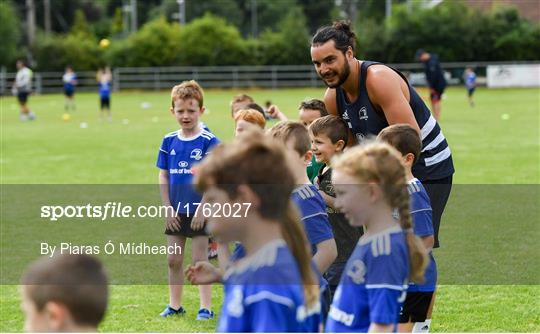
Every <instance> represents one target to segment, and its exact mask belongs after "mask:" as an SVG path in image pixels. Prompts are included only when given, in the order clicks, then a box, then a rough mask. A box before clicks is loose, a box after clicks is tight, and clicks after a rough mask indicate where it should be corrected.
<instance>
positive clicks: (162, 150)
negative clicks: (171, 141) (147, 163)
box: [159, 148, 169, 154]
mask: <svg viewBox="0 0 540 334" xmlns="http://www.w3.org/2000/svg"><path fill="white" fill-rule="evenodd" d="M159 150H160V151H161V152H163V153H165V154H169V152H167V151H165V150H164V149H162V148H160V149H159Z"/></svg>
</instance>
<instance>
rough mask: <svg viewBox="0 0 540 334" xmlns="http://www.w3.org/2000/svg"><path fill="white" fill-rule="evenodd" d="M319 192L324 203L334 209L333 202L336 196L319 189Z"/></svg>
mask: <svg viewBox="0 0 540 334" xmlns="http://www.w3.org/2000/svg"><path fill="white" fill-rule="evenodd" d="M319 193H320V194H321V196H322V198H323V199H324V203H326V206H329V207H331V208H332V209H334V208H335V207H334V202H335V200H336V198H335V197H332V196H330V195H328V194H327V193H325V192H324V191H322V190H319Z"/></svg>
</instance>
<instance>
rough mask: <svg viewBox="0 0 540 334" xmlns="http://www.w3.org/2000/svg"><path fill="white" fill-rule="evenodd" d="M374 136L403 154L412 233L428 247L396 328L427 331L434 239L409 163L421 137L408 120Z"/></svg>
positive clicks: (424, 198) (429, 214)
mask: <svg viewBox="0 0 540 334" xmlns="http://www.w3.org/2000/svg"><path fill="white" fill-rule="evenodd" d="M377 139H379V140H381V141H384V142H386V143H388V144H390V145H391V146H393V147H394V148H396V149H397V150H398V151H399V152H400V153H401V155H402V159H403V163H404V165H405V168H406V177H407V184H408V185H407V189H408V191H409V195H410V201H411V205H410V207H411V216H412V221H413V225H414V234H416V235H417V236H419V237H420V238H421V239H422V241H423V243H424V246H425V247H426V249H427V250H428V251H429V265H428V267H427V268H426V272H425V280H424V283H423V284H416V283H414V282H410V283H409V288H408V290H407V298H406V299H405V302H404V303H403V308H402V310H401V315H400V319H399V326H398V330H399V332H411V331H412V332H414V333H428V332H429V327H430V325H431V313H432V311H433V304H434V300H435V288H436V285H437V265H436V263H435V259H434V258H433V253H432V251H431V250H432V249H433V244H434V242H435V238H434V237H433V221H432V212H431V204H430V202H429V197H428V194H427V192H426V190H425V189H424V186H422V183H421V182H420V181H418V179H417V178H415V177H414V176H413V174H412V166H413V165H414V164H415V163H416V161H417V160H418V157H419V156H420V151H421V150H422V141H421V140H420V136H419V135H418V132H416V130H414V129H413V128H412V127H411V126H410V125H408V124H394V125H391V126H389V127H387V128H385V129H384V130H383V131H381V132H380V133H379V135H378V136H377Z"/></svg>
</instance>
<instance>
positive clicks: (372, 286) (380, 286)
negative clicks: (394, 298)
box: [366, 284, 409, 291]
mask: <svg viewBox="0 0 540 334" xmlns="http://www.w3.org/2000/svg"><path fill="white" fill-rule="evenodd" d="M408 287H409V285H408V284H405V285H394V284H366V289H392V290H398V291H403V290H407V288H408Z"/></svg>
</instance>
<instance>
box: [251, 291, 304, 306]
mask: <svg viewBox="0 0 540 334" xmlns="http://www.w3.org/2000/svg"><path fill="white" fill-rule="evenodd" d="M265 299H268V300H270V301H272V302H274V303H278V304H282V305H285V306H287V307H289V308H293V307H294V301H293V300H292V299H290V298H287V297H284V296H280V295H276V294H275V293H272V292H270V291H261V292H258V293H256V294H254V295H251V296H248V297H246V298H245V299H244V303H245V304H246V305H249V304H253V303H256V302H260V301H261V300H265Z"/></svg>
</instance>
